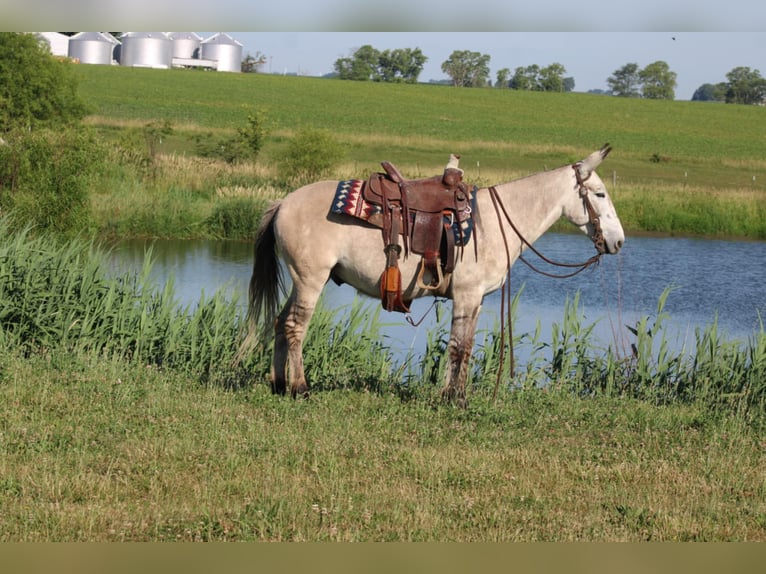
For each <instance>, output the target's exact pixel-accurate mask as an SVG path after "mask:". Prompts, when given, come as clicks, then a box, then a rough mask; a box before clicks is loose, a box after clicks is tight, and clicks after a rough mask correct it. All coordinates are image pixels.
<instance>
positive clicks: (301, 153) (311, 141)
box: [280, 128, 345, 181]
mask: <svg viewBox="0 0 766 574" xmlns="http://www.w3.org/2000/svg"><path fill="white" fill-rule="evenodd" d="M344 155H345V153H344V150H343V146H342V145H341V144H340V142H338V140H336V139H335V138H334V137H333V135H332V134H331V133H330V132H328V131H325V130H318V129H312V128H307V129H302V130H301V131H299V132H298V134H297V135H296V136H295V137H294V138H293V139H292V140H291V141H290V142H289V144H288V146H287V151H286V152H285V155H284V157H283V158H282V160H281V162H280V168H281V169H280V172H281V173H282V175H283V177H285V179H287V180H299V181H311V180H316V179H318V178H320V177H322V176H326V175H328V174H329V173H330V172H332V170H333V169H335V168H336V167H337V166H338V164H339V163H340V162H341V160H342V159H343V157H344Z"/></svg>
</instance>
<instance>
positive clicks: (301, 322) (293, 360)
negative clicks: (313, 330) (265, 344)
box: [271, 289, 319, 397]
mask: <svg viewBox="0 0 766 574" xmlns="http://www.w3.org/2000/svg"><path fill="white" fill-rule="evenodd" d="M318 298H319V293H316V294H315V293H314V291H313V290H312V291H310V292H309V294H308V296H307V295H306V294H305V293H304V292H303V291H301V290H298V289H293V291H292V293H291V294H290V297H289V298H288V300H287V303H285V306H284V308H283V309H282V311H281V312H280V314H279V317H278V318H277V322H276V325H275V334H276V336H275V339H274V360H273V363H272V374H271V376H272V379H271V388H272V391H273V392H274V393H279V394H285V392H286V390H287V388H286V387H287V383H289V387H290V394H291V395H292V396H293V397H307V396H308V394H309V383H308V381H307V380H306V375H305V373H304V370H303V341H304V339H305V338H306V332H307V330H308V326H309V322H310V321H311V316H312V315H313V314H314V308H315V307H316V301H317V299H318Z"/></svg>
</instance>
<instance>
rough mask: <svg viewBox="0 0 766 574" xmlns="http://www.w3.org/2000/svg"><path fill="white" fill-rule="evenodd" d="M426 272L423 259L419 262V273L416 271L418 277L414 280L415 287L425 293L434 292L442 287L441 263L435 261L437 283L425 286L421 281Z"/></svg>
mask: <svg viewBox="0 0 766 574" xmlns="http://www.w3.org/2000/svg"><path fill="white" fill-rule="evenodd" d="M425 271H426V264H425V259H421V260H420V271H418V277H417V279H416V280H415V285H417V286H418V287H419V288H420V289H425V290H426V291H435V290H436V289H438V288H439V287H441V286H442V283H443V282H444V274H443V273H442V266H441V263H440V262H439V261H438V260H437V261H436V278H437V282H436V283H435V284H434V283H431V284H426V283H425V282H424V281H423V274H424V273H425Z"/></svg>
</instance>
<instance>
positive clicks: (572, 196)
mask: <svg viewBox="0 0 766 574" xmlns="http://www.w3.org/2000/svg"><path fill="white" fill-rule="evenodd" d="M610 149H611V148H610V147H609V146H608V145H606V146H604V147H603V148H601V149H600V150H598V151H595V152H593V153H592V154H590V155H588V157H586V158H585V159H583V160H582V161H578V162H576V163H574V164H570V165H565V166H562V167H560V168H557V169H553V170H550V171H544V172H540V173H536V174H534V175H530V176H526V177H523V178H520V179H517V180H514V181H510V182H507V183H502V184H499V185H496V186H493V187H490V188H483V189H478V190H476V191H475V195H476V197H475V206H474V208H473V211H474V213H473V219H474V222H475V234H474V238H473V239H472V241H475V242H476V244H475V246H474V249H466V250H465V253H464V254H463V256H462V257H461V258H460V260H459V261H458V262H457V263H456V265H455V268H454V270H453V271H452V273H451V274H450V275H449V276H448V277H446V278H445V281H443V282H442V285H441V287H440V288H439V289H438V290H437V291H434V290H426V289H423V288H422V287H420V286H419V285H418V282H417V280H416V279H417V277H418V267H419V260H418V258H417V257H408V258H404V259H403V260H402V261H401V262H400V270H401V277H402V294H403V298H405V299H406V300H413V299H417V298H419V297H424V296H438V297H443V298H447V299H451V300H452V319H451V329H450V338H449V343H448V346H447V357H448V360H449V365H448V368H447V369H446V377H445V381H444V387H443V389H442V396H443V397H444V398H445V399H446V400H448V401H451V402H455V403H457V404H458V405H460V406H465V404H466V389H465V387H466V378H467V374H468V366H469V361H470V358H471V353H472V350H473V342H474V333H475V329H476V322H477V319H478V316H479V312H480V310H481V306H482V302H483V298H484V296H485V295H487V294H488V293H491V292H493V291H495V290H497V289H500V288H501V286H502V285H503V284H504V282H505V280H506V276H507V275H508V272H509V270H510V267H511V266H512V265H513V263H514V261H515V260H516V259H517V258H518V257H519V255H520V254H521V252H522V251H523V250H524V249H525V248H527V247H531V244H532V243H533V242H534V241H535V240H537V239H538V238H539V237H540V236H541V235H542V234H543V233H545V231H547V230H548V229H549V228H550V227H551V226H552V225H553V224H554V223H555V222H556V221H557V220H558V219H559V218H561V217H562V216H563V217H564V218H566V219H567V220H568V221H569V222H571V223H572V224H574V225H575V226H577V227H579V228H580V229H581V230H582V231H583V232H585V233H586V234H588V235H590V236H591V238H592V240H593V241H594V244H596V246H597V248H598V249H599V252H600V253H599V254H601V253H608V254H615V253H617V252H618V251H619V250H620V249H621V247H622V245H623V242H624V240H625V234H624V232H623V229H622V225H621V223H620V220H619V218H618V216H617V213H616V211H615V208H614V205H613V204H612V201H611V199H610V197H609V194H608V192H607V189H606V187H605V185H604V183H603V181H602V180H601V178H600V177H599V176H598V175H597V174H596V172H595V169H596V168H597V167H598V166H599V164H601V162H602V161H603V159H604V158H605V157H606V156H607V154H608V153H609V151H610ZM337 184H338V182H337V181H320V182H317V183H312V184H309V185H306V186H304V187H301V188H299V189H297V190H295V191H293V192H292V193H290V194H289V195H287V196H286V197H285V198H283V199H282V200H279V201H277V202H275V203H273V204H272V205H271V206H270V207H269V208H268V209H267V211H266V212H265V213H264V215H263V218H262V221H261V223H260V225H259V228H258V231H257V234H256V239H255V247H254V251H255V253H254V263H253V274H252V277H251V280H250V290H249V310H248V319H247V323H248V327H247V329H248V332H247V334H246V336H245V338H244V339H243V341H242V344H241V346H240V350H239V353H238V356H239V357H242V356H244V354H245V353H247V352H248V350H249V349H252V347H253V345H255V344H256V342H257V340H258V338H259V336H261V335H262V334H261V333H260V326H261V325H263V326H264V327H265V326H271V325H274V336H275V339H274V355H273V363H272V369H271V388H272V392H274V393H278V394H285V393H286V392H287V390H288V388H289V391H290V394H291V395H292V396H293V397H298V396H308V393H309V382H308V381H307V380H306V377H305V374H304V367H303V356H302V347H303V341H304V337H305V336H306V330H307V328H308V325H309V321H310V320H311V316H312V313H313V312H314V308H315V306H316V304H317V300H318V299H319V296H320V293H321V292H322V289H323V288H324V286H325V284H326V283H327V281H328V280H329V279H330V278H332V279H334V280H335V281H336V282H338V283H340V282H344V283H348V284H349V285H352V286H353V287H355V288H356V289H357V291H359V292H361V293H364V294H366V295H369V296H371V297H379V295H380V280H381V271H382V269H383V268H384V266H385V264H386V255H385V253H384V250H383V242H382V240H381V231H380V229H378V228H376V227H373V226H371V225H369V224H366V223H364V222H361V221H359V220H357V219H353V218H351V217H348V216H344V215H336V214H333V213H330V212H329V206H330V203H331V201H332V200H333V194H334V193H335V191H336V186H337ZM501 213H504V214H505V215H504V216H501ZM280 254H281V256H282V258H283V259H284V262H285V266H286V268H287V271H288V272H289V275H290V278H291V279H292V288H291V291H290V294H289V296H288V298H287V300H286V302H285V304H284V306H283V307H282V309H281V311H279V313H278V314H277V311H278V307H279V299H280V295H281V293H282V292H283V289H282V278H281V268H280V265H279V259H278V257H279V255H280Z"/></svg>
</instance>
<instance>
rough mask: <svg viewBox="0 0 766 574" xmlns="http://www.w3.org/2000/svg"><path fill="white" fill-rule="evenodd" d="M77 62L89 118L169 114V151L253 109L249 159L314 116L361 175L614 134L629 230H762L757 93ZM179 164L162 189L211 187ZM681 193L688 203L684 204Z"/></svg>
mask: <svg viewBox="0 0 766 574" xmlns="http://www.w3.org/2000/svg"><path fill="white" fill-rule="evenodd" d="M77 70H78V75H79V76H80V79H81V93H82V94H83V95H84V98H85V99H86V100H87V101H88V102H89V104H90V106H91V110H92V112H93V113H92V115H91V116H90V117H89V118H88V119H87V122H88V123H89V124H91V125H94V126H96V127H97V128H99V129H100V130H101V131H102V132H103V133H105V134H107V135H109V134H112V135H115V134H119V133H120V132H121V131H124V130H125V129H126V128H130V127H141V126H143V125H145V124H146V123H147V122H150V121H156V120H168V121H170V122H172V124H173V126H174V133H173V134H171V135H170V136H168V137H167V139H166V140H165V141H163V144H162V146H161V150H162V152H163V153H164V154H176V155H178V154H181V155H189V154H193V149H192V144H191V143H190V142H191V138H192V137H193V136H194V135H195V134H200V133H208V132H211V133H221V134H224V133H233V132H234V130H236V129H237V128H238V127H240V126H242V125H243V124H244V121H245V118H246V116H247V113H248V111H252V110H254V109H257V110H260V111H262V112H264V115H265V117H266V121H267V123H268V124H269V127H270V136H269V137H268V139H267V141H266V145H265V146H264V148H263V150H262V152H261V156H260V158H259V161H258V166H259V169H260V171H261V172H262V173H265V174H273V173H274V170H275V167H274V162H275V160H276V158H277V157H278V156H279V154H280V152H281V151H282V150H283V149H284V146H285V144H286V141H287V140H288V139H289V138H290V137H292V135H294V134H295V133H296V132H297V131H298V130H301V129H303V128H309V127H310V128H318V129H324V130H328V131H330V132H332V133H333V134H334V136H335V137H336V138H338V140H339V141H341V142H343V143H344V145H345V150H346V160H345V161H344V162H343V164H342V165H341V166H340V167H339V168H338V169H337V173H336V174H335V175H337V176H338V177H339V178H347V177H365V176H366V175H367V174H368V173H369V172H371V171H375V170H377V169H379V162H380V161H381V160H384V159H385V160H388V161H392V162H394V163H396V164H397V165H398V166H399V167H400V168H401V169H402V171H403V172H404V173H405V174H407V175H409V176H410V177H418V176H428V175H432V174H433V173H435V172H436V171H437V170H440V169H441V168H442V167H443V165H444V163H445V160H446V157H447V155H448V153H450V152H455V153H459V154H461V156H462V159H461V165H462V167H463V168H464V169H465V170H466V175H465V178H466V180H468V181H471V182H474V183H477V184H479V185H480V186H485V185H491V184H493V183H500V182H502V181H507V180H509V179H512V178H514V177H519V176H522V175H527V174H529V173H532V172H536V171H540V170H544V169H549V168H553V167H558V166H559V165H563V164H565V163H568V162H573V161H576V160H579V159H582V158H583V157H584V156H585V155H587V154H588V153H590V152H591V151H593V150H595V149H598V148H599V147H600V146H601V145H602V144H603V143H605V142H609V143H611V144H612V146H613V147H614V152H613V153H612V154H611V155H610V157H609V159H608V161H607V162H606V163H605V164H604V165H603V166H602V168H601V170H600V174H601V176H602V179H604V180H605V181H606V182H607V184H608V186H609V188H610V189H611V191H612V194H613V196H614V199H615V203H616V205H617V208H618V212H619V213H620V215H621V218H622V220H623V223H624V226H625V227H626V229H627V230H628V231H653V232H662V233H671V234H684V235H713V236H740V237H750V238H761V239H763V238H766V223H764V222H766V158H765V157H764V155H763V149H764V148H765V147H766V132H764V130H763V129H762V126H763V125H764V121H765V120H766V109H765V108H763V107H759V106H735V105H724V104H710V103H700V102H680V101H679V102H673V101H652V100H640V99H625V98H614V97H607V96H596V95H590V94H578V93H567V94H546V93H527V92H517V91H513V90H499V89H455V88H452V87H449V86H438V85H426V84H422V85H397V84H379V83H367V82H343V81H333V80H325V79H320V78H302V77H283V76H271V75H260V74H214V73H204V72H193V71H183V70H173V71H167V70H147V69H135V68H120V67H106V66H80V67H78V68H77ZM188 167H189V166H188V165H187V166H186V172H185V173H183V172H180V171H171V172H169V174H168V177H167V178H166V181H165V183H164V184H163V186H162V188H161V189H159V190H158V191H159V193H161V194H163V195H167V193H166V192H167V191H168V188H171V189H170V190H169V191H171V196H172V192H174V191H182V190H178V189H174V188H177V187H178V186H177V185H173V183H175V182H177V181H178V180H179V179H183V180H184V181H189V180H195V179H196V180H197V185H200V182H205V181H209V180H210V177H211V176H215V177H218V178H219V184H218V187H220V179H221V178H222V175H221V173H220V172H221V171H225V170H223V169H221V170H217V169H213V170H211V169H209V167H208V168H205V167H197V168H195V169H193V170H192V171H188ZM227 169H228V172H229V173H228V175H226V176H223V177H224V179H225V178H228V179H231V178H232V177H233V178H234V179H236V180H237V181H238V182H239V183H240V184H242V182H247V181H248V177H249V178H250V179H249V181H250V185H253V184H254V182H255V181H257V177H256V178H254V177H253V172H252V170H249V171H248V172H246V174H243V175H241V176H238V175H234V176H232V171H234V172H236V170H235V169H233V168H227ZM248 169H249V168H248ZM216 174H218V175H216ZM194 185H195V184H194V183H191V182H190V183H188V184H187V189H188V188H189V187H193V186H194ZM202 185H215V184H214V183H212V182H211V183H209V184H202ZM114 187H119V184H117V185H114ZM123 192H124V190H121V193H123ZM285 192H286V190H275V191H274V194H275V195H279V194H283V193H285ZM102 199H104V198H103V196H102ZM107 201H116V202H119V201H120V200H119V198H117V197H108V198H107ZM131 201H132V202H133V203H135V198H131ZM182 203H183V201H182ZM690 204H694V206H695V207H694V208H693V209H692V211H696V212H698V215H697V216H696V217H691V218H689V217H685V216H684V215H683V214H684V212H687V211H689V210H690ZM123 207H124V206H123ZM151 209H154V208H151Z"/></svg>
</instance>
